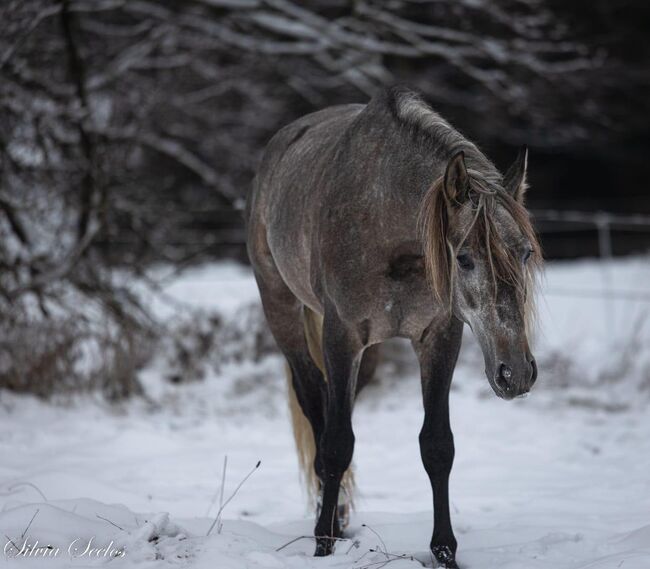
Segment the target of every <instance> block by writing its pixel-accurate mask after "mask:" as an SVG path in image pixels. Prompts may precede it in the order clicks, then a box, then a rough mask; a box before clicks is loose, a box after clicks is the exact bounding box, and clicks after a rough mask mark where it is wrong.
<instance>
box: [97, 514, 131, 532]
mask: <svg viewBox="0 0 650 569" xmlns="http://www.w3.org/2000/svg"><path fill="white" fill-rule="evenodd" d="M95 515H96V516H97V517H98V518H99V519H100V520H104V521H105V522H108V523H109V524H111V525H112V526H114V527H116V528H117V529H119V530H122V531H124V528H123V527H120V526H118V525H117V524H116V523H115V522H112V521H111V520H109V519H108V518H104V517H103V516H100V515H99V514H95Z"/></svg>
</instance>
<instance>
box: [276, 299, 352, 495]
mask: <svg viewBox="0 0 650 569" xmlns="http://www.w3.org/2000/svg"><path fill="white" fill-rule="evenodd" d="M303 324H304V329H305V338H306V339H307V346H308V347H309V354H310V355H311V357H312V360H313V361H314V363H315V364H316V366H317V367H318V369H320V370H321V372H322V374H323V378H325V381H327V375H326V374H325V364H324V358H323V348H322V345H323V317H322V316H321V315H320V314H318V313H316V312H314V311H312V310H310V309H309V308H307V307H306V306H305V308H304V312H303ZM286 369H287V380H288V381H287V383H288V388H289V409H290V411H291V422H292V425H293V436H294V439H295V441H296V450H297V451H298V462H299V464H300V470H301V473H302V479H303V482H304V484H305V486H306V488H307V492H308V495H309V500H310V503H311V504H312V505H315V504H316V502H317V499H318V496H319V494H320V480H319V479H318V476H316V471H315V470H314V459H315V458H316V442H315V438H314V431H313V430H312V427H311V423H310V422H309V420H308V419H307V417H305V414H304V413H303V412H302V408H301V407H300V403H299V402H298V397H297V395H296V392H295V390H294V387H293V381H292V377H291V370H290V369H289V366H288V365H287V366H286ZM315 395H316V394H315ZM341 485H342V486H343V492H342V494H343V496H341V497H340V498H339V499H341V498H346V499H347V501H348V502H351V500H352V496H353V492H354V472H353V469H352V466H350V468H348V470H347V471H346V473H345V475H344V476H343V481H342V482H341Z"/></svg>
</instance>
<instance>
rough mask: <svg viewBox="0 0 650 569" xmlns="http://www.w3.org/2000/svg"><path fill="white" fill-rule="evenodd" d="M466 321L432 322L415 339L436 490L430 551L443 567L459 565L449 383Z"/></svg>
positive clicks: (423, 443) (426, 457)
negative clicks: (451, 507) (452, 489)
mask: <svg viewBox="0 0 650 569" xmlns="http://www.w3.org/2000/svg"><path fill="white" fill-rule="evenodd" d="M462 332H463V324H462V322H460V321H459V320H456V319H455V318H453V317H452V318H451V320H449V321H448V322H446V323H444V324H441V325H432V326H430V327H429V328H428V329H427V331H426V332H425V334H424V335H423V337H422V338H421V339H419V340H418V341H414V342H413V346H414V348H415V351H416V353H417V355H418V359H419V361H420V369H421V375H422V398H423V401H424V424H423V425H422V430H421V431H420V453H421V455H422V462H423V463H424V468H425V469H426V471H427V474H428V475H429V480H430V481H431V488H432V490H433V537H432V538H431V545H430V547H431V552H432V553H433V555H434V557H435V558H436V560H437V561H438V563H439V564H440V565H441V566H442V567H447V568H450V569H453V568H457V567H458V565H457V564H456V546H457V543H456V538H455V537H454V531H453V530H452V528H451V518H450V516H449V473H450V472H451V466H452V463H453V461H454V438H453V435H452V432H451V426H450V424H449V387H450V385H451V378H452V375H453V373H454V367H455V366H456V361H457V359H458V351H459V349H460V343H461V339H462Z"/></svg>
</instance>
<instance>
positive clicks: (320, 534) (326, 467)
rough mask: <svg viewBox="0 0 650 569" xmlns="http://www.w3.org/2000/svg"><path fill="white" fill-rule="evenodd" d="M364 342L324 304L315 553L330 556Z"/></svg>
mask: <svg viewBox="0 0 650 569" xmlns="http://www.w3.org/2000/svg"><path fill="white" fill-rule="evenodd" d="M363 347H364V346H363V342H362V341H361V340H360V338H359V337H358V335H357V334H356V333H355V330H353V329H351V328H349V327H348V326H346V325H345V324H344V323H343V322H341V321H340V320H339V318H338V316H337V314H336V310H335V309H334V308H333V307H331V308H328V307H325V316H324V321H323V355H324V360H325V370H326V373H327V379H328V381H327V409H326V413H325V425H324V431H323V436H322V438H321V441H320V449H319V452H320V457H321V461H322V478H321V479H322V480H323V492H322V507H321V511H320V515H319V517H318V522H317V523H316V529H315V532H314V533H315V535H316V555H317V556H323V555H329V554H330V553H331V552H332V548H333V545H334V541H335V539H336V538H337V537H339V536H340V528H339V522H338V516H337V504H338V497H339V490H340V486H341V480H342V479H343V475H344V473H345V472H346V470H347V469H348V467H349V466H350V462H351V461H352V453H353V451H354V433H353V432H352V406H353V402H354V396H355V391H356V383H357V375H358V372H359V366H360V364H361V359H362V356H363Z"/></svg>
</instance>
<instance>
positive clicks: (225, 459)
mask: <svg viewBox="0 0 650 569" xmlns="http://www.w3.org/2000/svg"><path fill="white" fill-rule="evenodd" d="M227 466H228V455H226V456H224V457H223V469H222V470H221V487H220V488H218V489H217V491H216V492H215V493H214V496H212V500H210V505H209V506H208V511H207V512H206V513H205V515H206V516H209V515H210V510H211V509H212V506H214V503H215V502H216V501H217V496H219V507H220V508H221V506H222V505H223V489H224V486H225V485H226V468H227Z"/></svg>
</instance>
